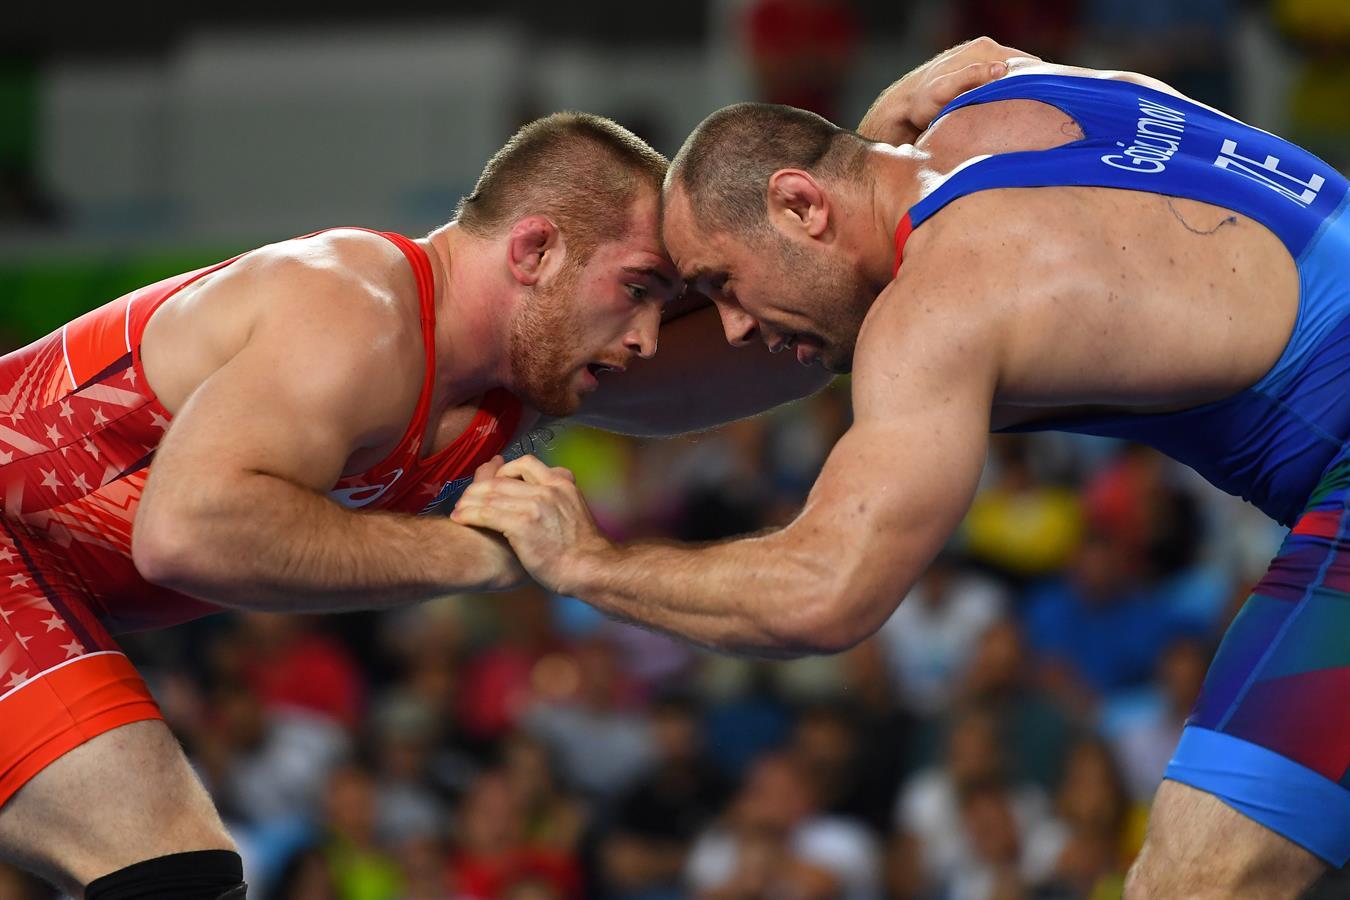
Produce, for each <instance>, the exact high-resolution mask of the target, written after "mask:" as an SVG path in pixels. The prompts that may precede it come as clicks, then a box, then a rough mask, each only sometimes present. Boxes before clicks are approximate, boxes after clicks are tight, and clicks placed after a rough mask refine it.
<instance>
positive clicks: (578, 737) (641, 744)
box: [522, 637, 652, 799]
mask: <svg viewBox="0 0 1350 900" xmlns="http://www.w3.org/2000/svg"><path fill="white" fill-rule="evenodd" d="M545 664H547V665H549V666H550V674H549V675H548V676H547V681H546V683H547V684H548V685H549V686H550V688H551V689H552V690H553V691H554V696H553V697H551V698H548V699H544V698H541V699H540V700H539V701H538V702H536V703H535V704H534V705H533V706H532V707H531V708H530V710H529V712H528V714H527V715H526V716H525V718H524V721H523V723H522V724H523V726H524V728H525V730H526V731H527V732H529V733H530V734H532V735H533V736H534V737H536V738H538V739H539V740H540V741H541V742H542V743H543V744H544V745H545V746H547V747H548V748H549V750H550V752H551V753H552V755H553V758H554V759H556V760H557V763H558V769H559V772H560V773H561V774H562V776H563V778H564V779H565V780H566V782H567V784H568V785H570V786H572V787H575V788H576V789H577V790H579V791H582V792H583V793H584V794H585V795H587V796H588V797H590V798H592V799H605V798H609V797H612V796H614V795H615V794H617V793H619V792H620V791H622V790H623V789H624V788H626V787H627V786H628V785H630V784H632V782H633V781H634V780H635V779H636V778H637V776H638V775H639V774H640V773H641V772H642V770H643V769H644V768H645V767H646V766H647V765H648V764H649V762H650V760H651V758H652V737H651V732H650V728H649V726H648V723H647V722H646V720H645V719H644V718H643V717H642V715H641V712H640V710H639V709H637V708H634V707H633V706H631V705H630V704H629V703H627V702H626V699H627V698H626V696H625V690H626V685H625V684H624V683H623V678H622V673H621V672H620V671H619V668H618V659H617V654H616V653H615V650H614V647H613V645H612V644H611V643H610V642H608V641H607V640H605V639H604V638H599V637H597V638H592V639H590V640H588V641H585V642H583V643H582V644H580V645H578V646H577V647H576V648H575V650H574V651H573V652H572V653H570V654H559V655H558V656H557V657H555V658H553V659H551V660H545V661H543V662H541V663H540V665H541V666H543V665H545Z"/></svg>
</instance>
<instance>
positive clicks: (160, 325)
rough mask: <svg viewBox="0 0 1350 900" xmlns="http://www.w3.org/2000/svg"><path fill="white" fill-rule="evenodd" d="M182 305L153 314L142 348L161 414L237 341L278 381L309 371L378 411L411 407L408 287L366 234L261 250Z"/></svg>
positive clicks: (389, 253)
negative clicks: (264, 359)
mask: <svg viewBox="0 0 1350 900" xmlns="http://www.w3.org/2000/svg"><path fill="white" fill-rule="evenodd" d="M181 301H182V302H178V303H174V304H171V305H167V306H166V307H165V308H163V309H161V310H160V311H159V312H157V313H156V315H155V317H154V319H152V321H151V322H150V325H149V326H148V327H147V330H146V336H145V345H144V355H145V358H146V364H147V370H148V372H147V374H148V375H149V377H150V380H151V382H152V383H153V384H154V385H155V387H156V390H157V391H159V392H160V393H161V398H162V399H163V400H164V401H165V403H166V405H167V406H169V408H170V409H171V410H173V409H175V408H176V406H177V405H180V404H181V403H182V402H183V401H185V400H186V398H187V396H188V395H190V394H191V393H192V391H193V390H194V389H195V387H196V385H197V384H199V383H201V381H203V380H204V379H205V378H206V377H208V376H209V375H210V374H211V373H212V372H213V371H215V370H216V369H218V368H219V367H220V366H222V365H224V364H225V363H226V362H228V361H229V360H230V359H231V358H232V357H234V356H235V355H236V354H238V353H239V352H242V351H243V350H244V349H245V348H251V349H252V351H253V352H255V353H262V354H264V355H266V356H268V357H269V358H272V359H275V360H276V363H277V366H276V371H278V372H282V371H285V372H288V373H291V374H290V375H289V376H288V377H291V378H293V377H294V373H295V372H297V371H300V372H310V373H312V377H313V378H314V379H315V381H316V382H333V381H337V382H340V384H341V387H342V389H343V390H344V391H355V392H357V393H358V395H359V396H361V397H368V398H369V399H370V400H371V401H372V403H377V406H387V405H390V398H397V399H396V400H395V401H394V405H397V406H399V407H402V406H404V405H408V403H415V402H416V391H417V390H418V388H419V387H420V380H421V376H422V373H423V370H424V368H425V364H424V361H423V353H422V335H421V323H420V316H419V308H418V302H417V287H416V282H415V280H414V278H413V275H412V271H411V267H410V266H409V265H408V263H407V260H406V259H405V258H404V257H403V255H402V253H401V252H400V251H399V250H398V248H397V247H395V246H393V245H392V244H391V243H390V242H389V241H387V240H384V239H383V238H380V237H379V236H377V235H371V234H368V233H365V232H358V231H336V232H325V233H323V234H320V235H316V236H314V237H311V238H304V239H300V240H291V241H283V242H280V243H277V244H271V245H267V246H265V247H261V248H259V249H257V250H255V251H253V252H251V253H249V254H247V255H245V256H244V257H243V258H241V259H240V260H238V261H237V262H235V263H233V264H231V265H230V266H228V267H226V268H225V269H222V270H220V271H219V272H217V273H214V274H212V275H211V276H209V277H208V278H207V279H205V280H204V281H203V282H202V283H201V284H200V285H199V286H196V287H195V289H193V290H192V291H191V292H190V293H188V294H187V295H186V296H184V297H182V298H181ZM260 374H262V375H265V372H264V373H260ZM157 376H158V377H157ZM161 385H163V387H161ZM316 386H320V385H316ZM409 398H410V399H409ZM404 400H407V403H405V402H403V401H404ZM401 412H402V410H401V409H400V413H401Z"/></svg>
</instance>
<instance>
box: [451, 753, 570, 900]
mask: <svg viewBox="0 0 1350 900" xmlns="http://www.w3.org/2000/svg"><path fill="white" fill-rule="evenodd" d="M458 823H459V833H458V844H457V847H456V849H455V851H454V852H453V853H452V854H451V857H450V862H449V868H448V869H447V878H448V879H449V880H448V882H447V887H448V890H449V893H450V895H451V896H453V897H456V898H461V900H498V898H499V897H502V896H506V895H509V892H510V891H512V890H517V889H519V888H521V886H522V884H523V883H525V882H529V883H536V882H538V883H540V884H542V885H544V886H547V887H548V888H549V889H550V890H551V891H552V892H553V893H551V894H545V896H557V897H561V898H565V900H581V897H582V896H583V895H584V891H583V887H582V879H581V870H580V868H579V867H578V865H577V862H576V860H575V859H574V858H573V857H572V856H571V855H569V854H567V853H563V852H559V851H558V850H556V849H553V848H548V847H539V846H535V845H534V844H532V843H531V842H530V841H529V840H528V838H527V837H526V835H525V811H524V809H522V807H521V801H520V797H519V796H518V794H517V793H516V792H515V791H514V790H513V789H512V786H511V782H510V781H509V779H508V778H507V777H506V775H505V774H504V773H502V772H500V771H489V772H485V773H484V774H482V775H481V776H479V778H478V780H477V781H475V782H474V784H473V787H472V788H470V790H469V792H468V794H466V795H465V797H464V800H463V802H462V803H461V804H460V809H459V815H458ZM537 889H538V888H536V890H537ZM527 893H528V892H527ZM536 896H537V894H536Z"/></svg>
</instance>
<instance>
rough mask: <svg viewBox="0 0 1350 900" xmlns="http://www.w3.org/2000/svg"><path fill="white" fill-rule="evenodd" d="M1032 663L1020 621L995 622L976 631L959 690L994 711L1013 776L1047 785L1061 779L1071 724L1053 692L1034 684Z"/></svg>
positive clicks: (972, 701) (967, 698) (974, 703)
mask: <svg viewBox="0 0 1350 900" xmlns="http://www.w3.org/2000/svg"><path fill="white" fill-rule="evenodd" d="M1034 668H1035V665H1034V661H1033V660H1032V658H1031V655H1030V654H1029V653H1028V652H1027V646H1026V642H1025V641H1024V640H1023V639H1022V632H1021V630H1020V629H1019V628H1018V626H1017V625H1016V624H1015V623H1014V622H1011V621H1006V620H1005V621H1002V622H998V623H996V624H994V625H993V626H992V627H990V628H989V630H987V631H986V632H985V633H984V634H982V635H981V636H980V640H979V644H978V645H977V647H976V650H975V656H974V659H972V660H971V664H970V667H969V668H968V669H967V670H966V673H965V678H964V680H963V681H962V683H961V687H960V695H961V697H962V698H963V700H964V701H965V702H966V704H967V705H969V706H972V707H976V708H979V709H983V710H986V711H987V712H988V713H989V714H990V715H991V716H993V718H994V720H995V722H996V723H997V728H998V733H999V735H1000V737H1001V739H1002V744H1003V747H1004V750H1005V754H1006V759H1007V764H1008V771H1009V774H1010V776H1011V777H1012V778H1013V780H1014V781H1018V782H1020V781H1031V782H1034V783H1036V784H1039V785H1040V786H1041V787H1043V788H1045V789H1047V790H1049V789H1050V788H1052V787H1053V786H1054V785H1055V784H1056V783H1057V782H1058V781H1059V777H1060V772H1061V770H1062V766H1063V761H1064V756H1065V754H1066V753H1067V751H1068V748H1069V744H1070V742H1071V741H1072V740H1073V735H1074V731H1075V728H1074V724H1073V722H1072V720H1070V718H1069V716H1068V714H1067V713H1066V712H1065V710H1064V709H1063V708H1062V707H1061V706H1060V705H1059V704H1058V703H1057V702H1056V701H1055V699H1054V697H1053V696H1052V695H1051V694H1049V693H1048V692H1046V691H1045V690H1043V689H1042V688H1040V687H1038V686H1037V685H1036V684H1035V680H1034Z"/></svg>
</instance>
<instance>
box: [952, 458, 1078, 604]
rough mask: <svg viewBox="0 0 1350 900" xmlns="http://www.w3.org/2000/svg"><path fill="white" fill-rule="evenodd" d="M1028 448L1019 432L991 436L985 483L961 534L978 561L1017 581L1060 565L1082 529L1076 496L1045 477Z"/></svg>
mask: <svg viewBox="0 0 1350 900" xmlns="http://www.w3.org/2000/svg"><path fill="white" fill-rule="evenodd" d="M1028 446H1029V445H1028V442H1027V439H1026V438H1025V437H1021V436H1017V435H996V436H994V437H992V438H991V439H990V443H989V469H988V471H987V472H986V480H987V483H986V484H985V485H983V486H982V488H981V490H980V492H979V493H978V494H977V495H976V496H975V500H974V502H973V503H972V504H971V507H970V511H969V512H968V513H967V514H966V518H965V521H964V523H963V524H962V527H961V532H960V536H961V537H962V538H963V539H964V540H965V547H964V549H965V550H966V552H967V553H969V554H970V556H971V557H972V558H973V559H974V560H976V561H978V562H980V563H983V564H984V565H987V566H989V567H990V568H991V569H993V570H994V571H995V572H997V573H998V574H1000V575H1002V576H1004V577H1006V578H1008V579H1009V580H1010V581H1013V582H1014V583H1021V582H1023V581H1025V580H1026V579H1030V578H1036V577H1039V576H1042V575H1046V574H1048V573H1050V572H1054V571H1056V570H1058V569H1059V568H1061V567H1062V566H1063V565H1064V563H1065V562H1066V561H1067V560H1068V558H1069V556H1070V555H1071V554H1072V553H1073V550H1074V548H1075V547H1076V546H1077V544H1078V541H1079V538H1080V536H1081V534H1082V529H1083V524H1082V511H1081V507H1080V503H1079V499H1078V496H1077V495H1076V494H1075V493H1074V492H1073V491H1071V490H1069V489H1068V488H1066V487H1062V486H1059V485H1053V484H1049V483H1046V482H1044V481H1043V480H1041V479H1040V478H1039V477H1038V476H1037V474H1036V472H1035V471H1034V469H1033V468H1032V465H1031V458H1030V456H1029V454H1028V452H1027V450H1028Z"/></svg>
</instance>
